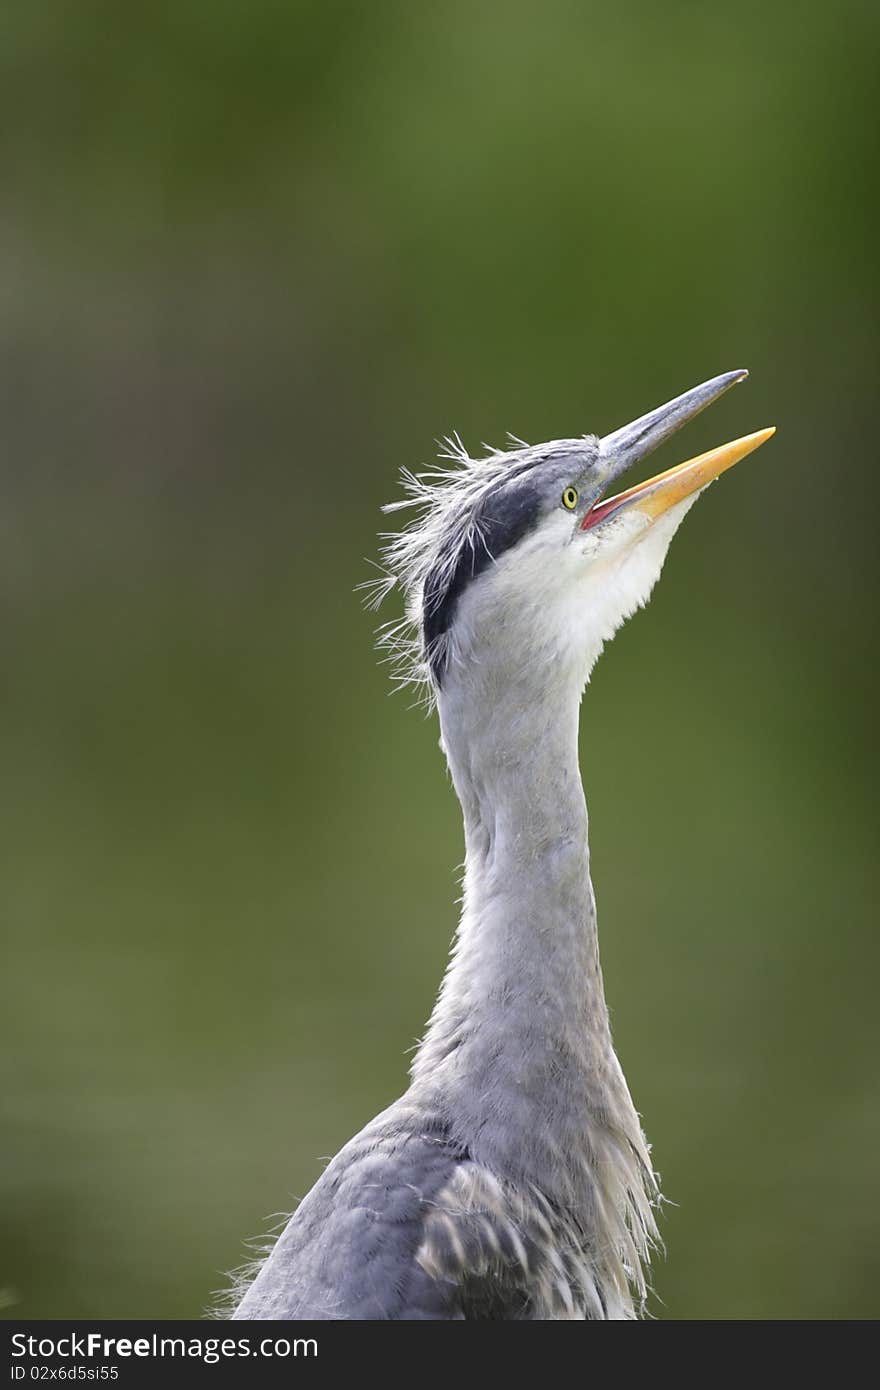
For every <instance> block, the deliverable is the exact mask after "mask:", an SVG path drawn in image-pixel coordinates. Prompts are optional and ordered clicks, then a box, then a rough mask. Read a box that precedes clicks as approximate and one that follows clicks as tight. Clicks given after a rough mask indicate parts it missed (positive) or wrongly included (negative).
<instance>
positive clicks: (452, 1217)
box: [232, 371, 773, 1320]
mask: <svg viewBox="0 0 880 1390" xmlns="http://www.w3.org/2000/svg"><path fill="white" fill-rule="evenodd" d="M746 375H747V373H746V372H744V371H735V372H727V373H725V374H724V375H722V376H718V377H715V378H713V379H712V380H711V381H707V382H705V383H704V384H703V385H701V386H697V387H695V388H694V389H693V390H690V391H687V392H685V393H684V394H683V395H681V396H678V397H677V398H676V399H675V400H672V401H670V402H668V403H667V404H666V405H662V406H660V407H659V408H658V409H656V410H653V411H651V412H650V413H649V414H647V415H644V416H642V417H641V418H640V419H637V420H635V421H634V422H633V423H632V424H629V425H626V426H624V427H623V428H621V429H618V430H616V431H615V432H614V433H612V434H609V435H606V436H605V437H604V438H602V439H600V438H598V437H596V436H595V435H585V436H582V437H580V438H575V439H563V440H557V441H554V442H552V443H548V444H544V445H540V446H537V447H529V446H526V445H522V446H520V441H513V443H515V445H516V447H514V448H511V449H510V450H508V451H505V452H502V451H500V450H490V451H489V452H488V453H487V454H486V456H485V457H483V458H480V459H476V460H473V459H470V458H468V457H467V456H466V455H465V453H464V451H463V449H462V448H461V447H460V444H459V442H458V440H457V437H456V438H455V439H454V440H452V441H449V442H448V443H449V447H448V449H447V451H446V462H445V463H444V464H441V466H439V467H438V468H437V469H436V470H435V471H433V472H429V473H426V474H418V475H416V474H412V473H408V472H407V473H405V474H404V487H405V496H404V498H403V500H402V501H401V502H399V503H394V504H391V508H390V509H394V508H396V507H397V506H406V505H411V506H414V507H415V508H416V512H415V519H414V521H413V522H412V523H411V524H410V525H409V526H407V527H406V528H405V529H403V530H402V531H400V532H398V533H396V534H395V535H393V536H391V537H388V538H386V539H387V542H388V543H387V547H386V550H385V552H384V558H385V576H386V577H385V579H384V580H383V581H382V582H381V583H380V589H389V588H391V587H394V586H398V587H399V588H400V589H401V590H402V592H403V595H404V599H405V616H404V619H403V621H402V623H401V624H398V625H396V626H392V627H391V628H390V629H389V630H387V631H386V640H387V642H388V643H389V645H390V646H391V647H392V648H393V649H394V650H395V651H396V652H397V654H398V655H400V656H401V657H402V659H403V661H404V662H405V663H410V670H409V672H408V673H409V674H412V675H414V676H415V677H416V678H417V679H421V680H423V681H424V682H425V684H426V687H427V689H428V691H429V692H430V695H431V697H432V699H433V702H434V703H435V704H436V709H437V713H438V715H439V722H440V729H441V744H442V748H443V750H444V752H445V755H446V758H447V761H448V764H449V768H450V771H451V775H452V780H453V783H454V785H455V790H456V792H457V794H458V797H459V800H460V802H461V808H462V814H463V818H464V835H465V845H466V857H465V872H464V891H463V897H462V913H461V920H460V923H459V927H458V932H457V936H456V939H455V943H454V947H453V950H452V954H451V959H450V962H449V966H448V969H447V971H446V974H445V977H444V979H443V983H442V986H441V988H440V992H439V996H438V998H437V1002H436V1005H435V1008H434V1011H433V1014H432V1016H431V1019H430V1021H429V1023H428V1026H427V1030H426V1032H425V1035H424V1038H423V1040H422V1042H421V1044H420V1046H419V1048H418V1051H417V1053H416V1055H415V1059H414V1061H413V1065H412V1069H411V1084H410V1085H409V1088H408V1089H407V1091H406V1092H405V1094H404V1095H403V1096H402V1097H401V1098H400V1099H399V1100H397V1101H395V1102H394V1104H392V1105H391V1106H390V1107H389V1108H388V1109H387V1110H385V1111H384V1112H383V1113H382V1114H381V1115H379V1116H378V1117H377V1118H376V1119H374V1120H373V1121H372V1122H371V1123H370V1124H368V1125H367V1126H366V1128H364V1129H363V1130H362V1131H361V1132H360V1133H359V1134H358V1135H357V1136H356V1137H355V1138H354V1139H352V1140H351V1142H350V1143H348V1144H347V1145H346V1146H345V1147H344V1148H343V1149H342V1150H341V1152H340V1153H339V1154H337V1156H336V1157H335V1158H334V1159H333V1160H332V1161H331V1162H330V1164H329V1165H328V1166H327V1168H326V1169H325V1171H324V1173H323V1175H322V1176H321V1177H320V1179H319V1180H318V1182H317V1183H316V1184H315V1186H314V1187H313V1188H312V1190H311V1191H310V1192H309V1193H308V1195H307V1196H306V1197H305V1198H304V1199H303V1201H302V1202H301V1204H300V1205H299V1207H298V1209H297V1211H296V1212H295V1214H294V1215H293V1216H292V1217H291V1218H290V1220H289V1222H288V1224H287V1226H286V1228H285V1229H284V1231H283V1233H282V1234H281V1236H280V1237H279V1238H278V1240H277V1242H276V1243H275V1245H274V1248H273V1249H272V1250H271V1253H270V1254H269V1255H268V1257H267V1258H266V1259H265V1261H264V1262H263V1263H262V1264H261V1265H260V1266H259V1267H258V1268H257V1270H256V1272H253V1271H252V1272H251V1274H250V1275H249V1276H248V1277H247V1279H246V1280H244V1281H243V1282H242V1286H240V1287H239V1290H238V1292H237V1295H236V1296H237V1298H238V1300H239V1301H238V1303H237V1307H236V1308H235V1310H234V1312H233V1313H232V1316H233V1317H234V1318H247V1319H251V1318H283V1319H358V1320H367V1319H470V1320H476V1319H481V1320H486V1319H555V1318H560V1319H602V1318H631V1317H637V1316H639V1314H640V1313H641V1312H642V1311H643V1308H644V1300H645V1294H646V1274H645V1270H646V1266H647V1263H648V1261H649V1258H650V1254H651V1249H652V1246H653V1244H654V1242H655V1240H656V1238H657V1228H656V1223H655V1210H656V1206H657V1202H658V1200H659V1193H658V1183H657V1178H656V1175H655V1172H654V1168H653V1165H652V1161H651V1156H650V1150H649V1146H648V1144H647V1142H646V1140H645V1137H644V1135H643V1133H642V1127H641V1122H640V1119H639V1116H638V1114H637V1112H636V1109H635V1107H634V1105H633V1102H632V1099H631V1097H630V1093H629V1089H628V1087H627V1084H626V1081H625V1079H624V1075H623V1072H622V1070H621V1067H620V1064H619V1062H618V1060H617V1057H616V1055H615V1051H614V1047H613V1045H612V1039H611V1030H610V1026H609V1019H608V1010H607V1007H606V1003H605V995H604V988H603V981H602V972H601V969H600V964H599V952H598V945H597V935H596V910H595V902H594V897H593V889H592V885H591V881H590V864H589V850H588V842H587V809H586V802H585V798H584V792H583V788H582V784H581V779H580V773H579V769H578V712H579V706H580V701H581V696H582V694H583V691H584V689H585V687H586V685H587V683H588V681H589V677H590V673H591V671H592V668H593V665H594V663H595V661H596V659H597V657H598V656H599V653H600V652H601V650H602V647H603V645H604V644H605V643H606V642H607V641H608V640H609V639H610V638H611V637H612V636H613V635H614V633H615V631H616V630H617V629H618V628H619V627H620V625H621V624H622V623H623V622H624V621H625V619H626V618H628V617H629V616H630V615H631V614H632V613H633V612H634V611H635V610H636V609H637V608H639V607H640V606H642V605H643V604H645V603H646V602H647V600H648V598H649V596H650V593H651V590H652V588H653V586H654V584H655V582H656V580H657V578H658V576H659V574H660V570H661V567H662V565H663V562H664V559H665V557H666V552H667V549H668V547H669V543H670V541H671V540H672V537H673V535H674V534H675V531H676V530H677V528H678V526H679V524H680V523H681V521H682V519H683V518H684V516H685V514H686V512H687V511H688V510H689V508H690V507H691V506H692V505H693V503H694V501H695V500H696V498H697V496H698V495H699V494H700V492H701V491H703V489H704V488H705V487H706V486H707V485H708V484H709V483H710V482H711V481H712V480H713V479H714V478H716V477H717V476H718V475H719V474H720V473H721V472H723V471H724V470H725V469H727V468H729V467H731V466H732V465H733V464H735V463H736V462H737V461H738V460H739V459H742V458H743V457H745V455H747V454H749V453H751V452H752V450H754V449H756V448H758V446H759V445H761V444H763V443H764V442H765V440H767V439H768V438H769V437H770V436H771V435H772V434H773V430H772V429H765V430H761V431H759V432H758V433H756V434H750V435H747V436H746V437H744V438H742V439H738V440H736V441H734V442H733V443H730V444H726V445H724V446H722V447H721V448H717V449H713V450H711V451H710V452H708V453H705V454H702V455H700V456H698V457H696V458H693V459H691V460H689V461H688V462H687V463H683V464H680V465H679V466H678V467H675V468H671V469H669V470H668V471H667V472H665V473H661V474H659V475H658V476H656V477H654V478H652V479H650V480H649V481H647V482H644V483H640V484H638V485H637V486H635V487H631V488H629V489H628V490H626V491H623V492H619V493H617V494H616V495H614V496H608V495H607V494H608V489H609V487H610V486H611V484H612V483H614V482H615V480H616V479H617V478H618V477H619V476H620V475H621V474H623V473H624V472H625V471H626V470H627V469H629V468H630V467H631V466H632V465H633V464H635V463H637V462H638V461H640V460H641V459H642V458H644V457H645V455H647V454H648V453H650V452H651V450H653V449H655V448H656V447H657V446H658V445H659V444H661V443H663V441H665V440H666V439H668V437H669V436H670V435H671V434H672V433H673V432H674V431H675V430H677V429H678V428H679V427H680V426H681V425H683V424H684V423H685V422H686V421H688V420H690V419H692V418H693V416H695V415H696V414H697V413H698V412H699V411H701V410H702V409H703V408H704V407H705V406H707V405H708V404H709V403H710V402H712V401H714V400H716V399H717V398H718V397H719V396H721V395H722V394H723V392H725V391H727V390H728V389H729V388H730V387H731V386H733V385H734V384H735V383H737V382H739V381H741V380H742V379H743V378H744V377H745V376H746ZM449 463H451V466H447V464H449Z"/></svg>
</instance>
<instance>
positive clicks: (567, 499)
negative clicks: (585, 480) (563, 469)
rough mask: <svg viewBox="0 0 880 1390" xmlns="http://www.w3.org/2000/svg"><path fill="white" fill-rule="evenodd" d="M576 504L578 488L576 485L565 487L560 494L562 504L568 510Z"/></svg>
mask: <svg viewBox="0 0 880 1390" xmlns="http://www.w3.org/2000/svg"><path fill="white" fill-rule="evenodd" d="M577 504H578V490H577V488H576V487H567V488H566V489H565V492H564V493H563V494H562V505H563V507H565V508H567V510H568V511H570V512H573V511H574V509H575V507H576V506H577Z"/></svg>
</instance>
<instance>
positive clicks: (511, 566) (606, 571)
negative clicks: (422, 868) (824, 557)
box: [385, 371, 773, 690]
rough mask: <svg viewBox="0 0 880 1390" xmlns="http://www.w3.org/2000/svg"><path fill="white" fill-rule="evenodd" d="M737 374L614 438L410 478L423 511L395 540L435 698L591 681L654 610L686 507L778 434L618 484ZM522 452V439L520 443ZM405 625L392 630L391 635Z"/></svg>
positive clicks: (396, 577)
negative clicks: (566, 678)
mask: <svg viewBox="0 0 880 1390" xmlns="http://www.w3.org/2000/svg"><path fill="white" fill-rule="evenodd" d="M746 376H747V373H746V372H745V371H735V372H727V373H725V374H724V375H722V376H718V377H714V378H713V379H712V380H711V381H707V382H704V383H703V385H701V386H697V387H695V388H694V389H693V390H691V391H687V392H685V393H684V395H682V396H678V397H677V398H676V399H675V400H673V401H669V402H668V403H667V404H666V405H662V406H659V407H658V408H657V409H656V410H653V411H651V412H650V413H649V414H647V415H643V416H641V417H640V418H639V419H637V420H635V421H633V422H632V423H631V424H629V425H625V426H623V428H621V429H618V430H615V431H614V433H613V434H609V435H606V436H605V437H604V438H601V439H600V438H598V437H597V436H595V435H585V436H582V437H581V438H578V439H566V440H556V441H554V442H552V443H549V444H544V445H538V446H533V447H530V446H525V445H523V446H522V447H517V448H515V449H512V450H510V451H506V452H501V451H498V450H492V451H490V452H489V453H488V454H487V455H486V457H485V458H482V459H479V460H472V459H470V458H468V457H467V455H466V454H465V453H464V450H463V449H462V448H461V446H460V443H459V441H458V440H457V439H455V440H454V441H447V446H448V448H447V456H448V457H449V458H450V459H451V460H452V461H453V462H454V463H455V464H457V465H458V466H457V467H455V468H452V469H438V470H435V471H434V472H432V473H427V474H420V475H413V474H406V475H405V479H404V481H405V486H406V488H407V491H408V493H409V496H408V497H407V498H406V499H405V500H404V501H403V502H402V503H398V504H395V503H392V504H391V508H390V509H394V508H395V507H397V506H406V505H416V506H419V507H421V508H422V511H421V514H420V516H419V517H418V518H417V520H416V521H415V522H414V523H413V524H412V525H411V526H410V527H408V528H407V529H406V530H405V531H403V532H401V533H399V534H397V535H394V536H392V537H390V538H389V545H388V547H387V549H386V552H385V555H386V560H387V562H388V567H389V574H390V576H391V578H392V581H393V582H397V581H400V582H401V583H402V584H403V587H404V588H405V590H406V593H407V598H408V617H409V620H410V622H411V623H412V624H413V626H414V628H415V629H416V630H417V634H418V636H417V641H418V646H419V657H420V669H421V671H422V673H423V674H424V675H425V676H426V678H427V679H428V680H429V681H430V683H431V684H432V685H433V687H434V689H435V690H442V689H443V688H444V686H445V685H446V683H447V682H450V681H452V682H456V681H460V680H462V679H464V680H467V679H468V678H469V677H471V678H478V679H480V680H483V681H486V680H488V681H489V682H491V681H492V680H493V679H500V680H503V681H504V682H505V683H509V682H510V681H511V679H515V677H516V675H517V672H525V671H529V672H532V673H533V672H534V671H535V670H536V669H540V668H541V667H542V666H543V665H544V664H545V663H547V662H552V663H556V664H557V669H559V670H560V672H562V671H569V672H571V673H572V675H573V678H574V679H575V680H582V681H585V680H586V679H587V677H588V676H589V671H590V669H591V667H592V665H593V663H594V661H595V660H596V657H597V656H598V654H599V652H600V651H601V649H602V646H603V644H604V642H606V641H607V640H608V639H609V638H610V637H611V636H613V634H614V632H615V631H616V630H617V628H618V627H619V626H620V625H621V624H622V623H623V622H624V621H625V619H626V618H627V617H629V616H630V614H631V613H633V612H634V611H635V610H636V609H637V608H638V607H640V606H641V605H642V604H644V603H645V602H647V599H648V597H649V595H650V593H651V590H652V588H653V586H654V584H655V582H656V580H657V578H658V576H659V574H660V570H661V568H662V565H663V561H664V559H665V557H666V552H667V550H668V547H669V543H670V541H671V539H672V537H673V535H674V534H675V532H676V530H677V528H678V526H679V525H680V523H681V521H682V519H683V518H684V516H685V514H686V512H687V511H688V509H689V508H690V507H691V506H692V505H693V503H694V501H695V500H696V498H697V497H698V495H699V494H700V492H702V491H703V489H704V488H706V487H707V486H708V484H709V483H711V482H712V481H713V479H714V478H716V477H717V476H718V475H719V474H720V473H722V472H724V471H725V469H727V468H730V467H731V466H732V465H733V464H734V463H736V462H738V461H739V460H740V459H742V458H744V457H745V456H746V455H747V454H749V453H751V452H752V450H754V449H756V448H758V447H759V445H761V444H763V443H764V442H765V440H767V439H769V437H770V436H771V435H772V434H773V430H772V429H765V430H761V431H759V432H758V433H756V434H751V435H747V436H745V437H744V438H742V439H737V440H735V441H734V442H733V443H730V444H725V445H723V446H721V447H720V448H717V449H713V450H710V451H709V452H708V453H705V454H701V455H699V456H698V457H696V458H692V459H690V460H688V462H686V463H682V464H679V465H678V466H677V467H675V468H671V469H669V470H668V471H666V472H665V473H660V474H658V475H657V476H656V477H653V478H650V479H649V480H648V481H647V482H644V483H639V484H638V485H637V486H635V487H631V488H629V489H627V490H626V491H622V492H616V493H614V494H613V495H611V494H612V489H613V486H614V484H615V482H616V481H617V479H618V478H620V477H621V475H622V474H624V473H625V472H626V471H627V470H628V469H630V468H631V467H633V465H635V464H637V463H639V462H640V461H641V460H642V459H643V458H644V457H645V456H646V455H647V454H649V453H651V451H652V450H653V449H656V448H657V446H658V445H660V444H662V443H663V442H664V441H665V440H666V439H668V438H669V436H670V435H671V434H673V433H674V432H675V431H676V430H677V429H679V428H680V427H681V426H682V425H683V424H685V423H686V422H687V421H688V420H690V419H692V418H693V417H694V416H695V415H697V414H698V413H699V412H700V411H701V410H703V409H704V408H705V407H706V406H707V405H709V404H710V403H711V402H712V401H714V400H717V398H718V397H719V396H721V395H722V394H723V393H724V392H725V391H727V390H729V388H730V387H731V386H733V385H735V384H736V383H737V382H739V381H742V380H743V379H744V378H745V377H746ZM517 443H518V442H517ZM398 635H399V629H397V628H395V629H393V630H392V640H394V639H395V638H396V637H397V636H398Z"/></svg>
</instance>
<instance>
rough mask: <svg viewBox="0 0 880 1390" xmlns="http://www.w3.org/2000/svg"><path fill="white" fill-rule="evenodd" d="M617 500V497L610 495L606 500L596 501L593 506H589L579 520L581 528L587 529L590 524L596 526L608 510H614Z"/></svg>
mask: <svg viewBox="0 0 880 1390" xmlns="http://www.w3.org/2000/svg"><path fill="white" fill-rule="evenodd" d="M618 500H619V499H618V498H616V497H610V498H609V499H608V501H607V502H597V503H596V505H595V506H594V507H591V508H590V510H589V511H588V512H587V514H586V516H585V517H584V519H583V521H582V522H581V530H582V531H589V529H590V527H591V526H596V525H597V524H598V523H599V522H600V521H601V520H602V519H603V517H606V516H607V515H608V513H609V512H613V511H614V508H615V507H616V506H617V503H618Z"/></svg>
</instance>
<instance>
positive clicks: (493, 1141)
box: [413, 672, 641, 1182]
mask: <svg viewBox="0 0 880 1390" xmlns="http://www.w3.org/2000/svg"><path fill="white" fill-rule="evenodd" d="M580 694H581V690H580V684H579V682H578V680H577V678H576V677H575V676H574V675H572V677H571V679H566V678H565V677H564V675H561V673H559V672H556V673H555V678H554V679H553V680H552V681H551V680H547V681H546V683H544V684H541V685H539V684H535V685H534V686H523V685H522V684H520V685H519V686H517V685H516V684H515V683H505V684H503V685H499V687H498V688H496V689H484V690H481V691H474V690H473V689H468V690H464V689H459V690H454V689H453V690H450V691H449V692H448V693H446V694H441V696H440V700H439V706H440V720H441V727H442V731H443V744H444V748H445V751H446V754H447V758H448V761H449V766H450V770H451V772H452V777H453V781H454V784H455V789H456V792H457V793H458V797H459V800H460V801H461V805H462V811H463V815H464V829H465V843H466V859H465V874H464V895H463V909H462V916H461V922H460V925H459V929H458V934H457V938H456V943H455V947H454V950H453V953H452V959H451V961H450V965H449V968H448V970H447V973H446V976H445V979H444V982H443V985H442V988H441V991H440V995H439V998H438V1000H437V1004H436V1007H435V1009H434V1013H433V1015H432V1018H431V1021H430V1024H429V1026H428V1030H427V1033H426V1036H425V1038H424V1041H423V1043H422V1045H421V1047H420V1049H419V1051H418V1053H417V1056H416V1058H415V1062H414V1066H413V1077H414V1080H415V1081H416V1082H417V1083H419V1082H423V1083H425V1084H430V1085H432V1086H434V1087H437V1088H439V1091H440V1095H441V1098H442V1101H443V1102H444V1104H445V1107H446V1108H447V1110H448V1113H449V1114H450V1115H451V1117H452V1120H453V1123H454V1125H455V1126H456V1128H457V1129H458V1130H459V1132H460V1138H461V1141H462V1142H463V1143H465V1144H467V1145H468V1146H469V1147H470V1149H471V1151H472V1152H474V1151H476V1152H477V1153H478V1154H479V1155H480V1157H481V1159H482V1161H485V1162H487V1163H489V1164H490V1166H493V1167H494V1168H495V1169H496V1171H498V1170H500V1171H502V1172H514V1173H519V1174H521V1175H523V1176H526V1175H531V1174H534V1173H536V1172H537V1173H540V1174H541V1176H542V1180H543V1179H545V1178H546V1175H547V1173H556V1174H557V1175H558V1176H559V1179H560V1181H561V1182H564V1181H566V1180H567V1179H566V1173H568V1178H570V1179H572V1181H576V1178H575V1177H573V1175H575V1174H577V1173H581V1172H582V1170H583V1165H584V1151H585V1147H586V1148H589V1147H590V1144H591V1135H594V1134H595V1129H596V1126H597V1125H604V1126H605V1127H606V1128H607V1129H609V1130H610V1131H612V1132H614V1133H617V1134H620V1135H622V1136H623V1137H624V1138H625V1139H627V1138H628V1139H630V1142H631V1143H633V1144H635V1143H637V1142H638V1141H640V1139H641V1130H640V1127H639V1123H638V1119H637V1117H636V1114H635V1111H634V1110H633V1107H632V1102H631V1100H630V1097H629V1092H628V1090H627V1087H626V1083H625V1081H624V1078H623V1075H622V1073H621V1071H620V1067H619V1064H618V1062H617V1059H616V1057H615V1055H614V1051H613V1048H612V1045H611V1035H610V1029H609V1025H608V1013H607V1008H606V1005H605V997H604V990H603V983H602V973H601V969H600V965H599V951H598V943H597V936H596V911H595V901H594V897H593V891H592V885H591V883H590V871H589V870H590V865H589V850H588V843H587V808H586V802H585V799H584V792H583V786H582V784H581V778H580V772H579V766H578V709H579V703H580ZM560 1155H565V1156H567V1157H566V1161H565V1162H561V1161H560V1157H559V1156H560Z"/></svg>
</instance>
